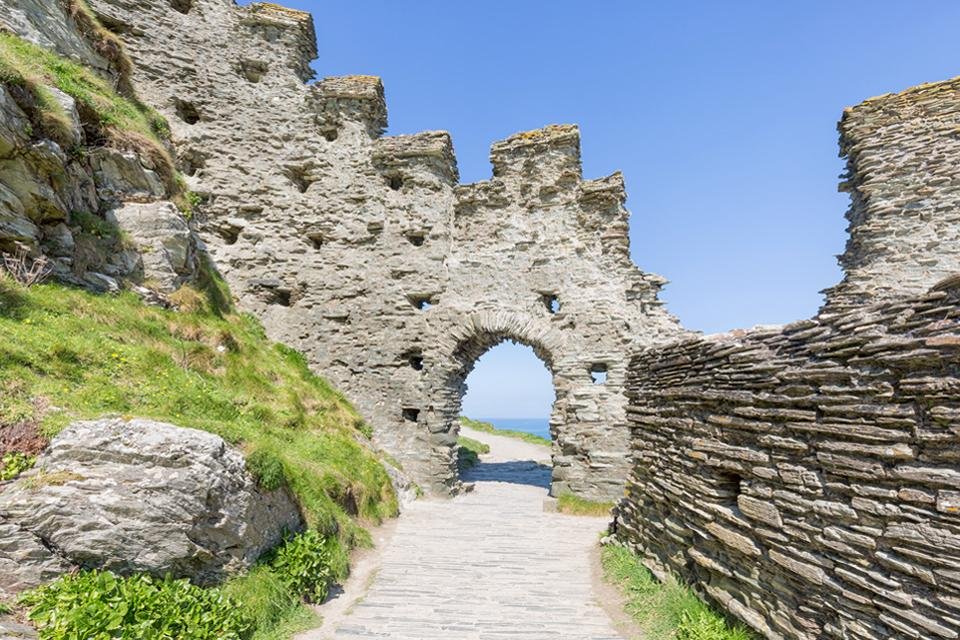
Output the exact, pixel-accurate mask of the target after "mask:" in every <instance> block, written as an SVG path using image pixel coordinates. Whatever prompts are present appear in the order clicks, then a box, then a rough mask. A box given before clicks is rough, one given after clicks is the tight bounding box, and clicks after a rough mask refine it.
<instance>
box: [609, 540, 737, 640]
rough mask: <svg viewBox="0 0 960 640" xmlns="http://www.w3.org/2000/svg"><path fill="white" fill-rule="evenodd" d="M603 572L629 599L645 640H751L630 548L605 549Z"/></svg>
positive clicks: (629, 609)
mask: <svg viewBox="0 0 960 640" xmlns="http://www.w3.org/2000/svg"><path fill="white" fill-rule="evenodd" d="M601 561H602V563H603V573H604V576H605V577H606V579H607V581H608V582H611V583H613V584H615V585H617V586H619V587H620V588H621V589H622V590H623V591H624V593H625V595H626V596H627V605H626V611H627V613H629V614H630V615H631V616H632V617H633V619H634V620H636V621H637V623H638V624H639V626H640V628H641V629H642V630H643V631H644V633H645V635H646V637H648V638H656V639H657V640H751V639H752V638H754V637H755V636H753V635H752V634H751V633H750V632H749V631H748V630H747V629H746V628H745V627H743V626H742V625H740V624H730V623H729V622H728V621H727V620H726V619H725V618H724V617H723V615H721V614H720V613H718V612H717V611H715V610H714V609H712V608H711V607H710V606H709V605H707V604H706V603H704V602H703V601H702V600H700V598H698V597H697V595H696V594H695V593H693V591H691V590H690V588H689V587H687V586H686V585H683V584H681V583H679V582H677V581H674V580H671V581H668V582H659V581H658V580H657V579H656V578H655V577H654V576H653V574H652V573H650V571H649V570H648V569H647V568H646V567H644V566H643V565H642V564H641V563H640V560H639V558H637V556H636V555H634V553H633V552H631V551H630V550H628V549H625V548H624V547H618V546H607V547H604V548H603V549H602V555H601Z"/></svg>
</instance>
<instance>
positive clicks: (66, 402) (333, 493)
mask: <svg viewBox="0 0 960 640" xmlns="http://www.w3.org/2000/svg"><path fill="white" fill-rule="evenodd" d="M206 277H207V278H208V279H209V280H210V282H209V283H208V284H209V287H208V289H209V292H208V296H206V297H205V296H203V295H202V294H200V293H197V292H193V291H191V290H187V291H185V292H181V296H180V297H181V298H183V299H189V300H191V301H192V304H191V305H190V309H191V311H179V312H177V311H172V310H165V309H161V308H158V307H149V306H145V305H143V304H142V303H141V302H140V300H139V299H138V298H137V297H136V296H135V295H133V294H130V293H123V294H120V295H117V296H98V295H94V294H90V293H87V292H84V291H80V290H77V289H72V288H67V287H63V286H60V285H56V284H45V285H39V286H34V287H31V288H24V287H22V286H20V285H18V284H16V283H15V282H13V281H12V280H11V279H9V278H7V277H5V276H4V277H0V429H2V428H4V427H5V426H9V425H13V424H19V425H21V426H22V425H23V424H30V425H35V426H36V428H37V429H38V430H39V431H40V432H41V433H42V434H43V435H44V436H46V437H49V438H52V437H54V436H55V435H56V434H57V433H58V432H59V431H60V430H62V429H63V428H64V427H65V426H66V425H67V424H69V423H70V422H73V421H75V420H78V419H89V418H95V417H99V416H102V415H105V414H113V415H121V416H137V417H144V418H153V419H157V420H162V421H166V422H171V423H173V424H177V425H179V426H183V427H192V428H196V429H202V430H205V431H209V432H212V433H216V434H218V435H220V436H222V437H223V438H224V439H225V440H227V441H228V442H230V443H232V444H233V445H235V446H237V447H240V448H241V449H242V450H243V451H244V452H245V454H246V455H247V459H248V465H249V466H250V467H251V469H252V471H253V472H254V473H255V474H256V476H257V477H258V479H259V481H260V482H261V483H262V484H265V485H269V486H280V485H286V486H288V487H289V488H290V490H291V492H292V493H293V495H294V496H295V497H296V499H297V501H298V503H299V505H300V507H301V510H302V512H303V514H304V516H305V518H306V520H307V523H308V526H309V527H310V528H312V529H314V530H316V531H317V532H319V533H320V534H323V535H324V536H328V537H330V538H331V539H332V543H331V546H330V549H329V553H330V558H329V562H330V566H331V567H333V572H334V578H336V579H342V578H343V577H345V575H346V573H347V552H348V550H349V549H350V548H351V547H354V546H358V545H368V544H370V537H369V534H368V533H367V531H366V530H365V529H364V525H365V524H367V523H379V522H380V521H381V520H382V519H384V518H386V517H390V516H393V515H395V514H396V513H397V501H396V496H395V495H394V492H393V488H392V486H391V484H390V479H389V477H388V476H387V474H386V471H385V470H384V468H383V467H382V466H381V464H380V462H379V460H378V459H377V457H376V455H375V454H374V453H373V451H372V448H371V446H370V443H369V440H368V438H367V436H366V435H364V433H365V432H366V431H367V430H366V428H365V425H364V423H363V420H362V419H361V418H360V417H359V415H358V414H357V413H356V411H355V410H354V409H353V408H352V407H351V405H350V404H349V403H348V402H347V401H346V400H345V399H344V397H343V396H342V395H341V394H340V393H339V392H337V391H336V390H334V389H333V388H332V387H331V386H330V385H329V384H328V383H327V382H326V381H324V380H323V379H321V378H319V377H317V376H315V375H313V374H312V373H311V372H310V371H309V369H308V367H307V363H306V361H305V359H304V358H303V356H302V355H301V354H299V353H297V352H296V351H294V350H292V349H289V348H287V347H284V346H282V345H278V344H275V343H272V342H270V341H269V340H267V338H266V336H265V334H264V332H263V328H262V327H261V326H260V324H259V323H258V322H257V321H256V320H255V319H253V318H252V317H250V316H246V315H238V314H235V313H232V312H231V311H230V308H229V306H228V305H227V304H225V302H224V300H223V299H222V298H223V296H225V295H227V294H226V292H225V290H224V289H223V285H222V282H220V281H219V280H218V279H217V278H216V277H215V276H214V275H213V274H212V273H210V274H207V276H206ZM18 464H19V463H18ZM5 466H6V463H5ZM270 573H271V572H269V571H267V570H265V569H262V568H258V569H256V570H254V572H252V573H251V574H250V576H248V577H247V578H244V579H238V581H237V582H235V583H234V582H231V583H228V585H227V586H226V587H225V589H227V590H228V591H231V592H233V593H235V594H238V595H241V596H243V597H242V598H238V600H240V601H243V602H248V603H253V602H262V603H264V604H263V606H262V609H261V610H260V611H259V613H257V616H259V617H260V618H262V619H264V620H269V621H270V622H271V624H272V625H274V626H276V625H288V626H289V625H292V626H296V625H297V624H301V623H302V622H303V621H304V620H306V617H305V614H304V612H303V610H302V606H301V605H300V596H301V595H302V594H298V595H296V596H294V597H292V599H291V598H289V597H287V598H286V599H284V598H283V597H279V596H278V595H277V591H276V590H275V589H274V587H273V586H271V585H273V584H274V581H275V580H276V576H271V575H268V574H270ZM288 591H289V589H288ZM271 594H272V595H271ZM250 606H253V605H252V604H251V605H250ZM254 608H255V607H254ZM257 616H254V617H257ZM297 621H299V622H297ZM270 628H271V627H270V625H267V626H264V627H262V629H263V631H262V633H268V632H269V633H273V631H270ZM258 637H260V636H258ZM262 637H264V638H267V637H273V636H269V635H264V636H262ZM276 637H281V636H276Z"/></svg>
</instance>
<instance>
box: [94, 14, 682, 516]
mask: <svg viewBox="0 0 960 640" xmlns="http://www.w3.org/2000/svg"><path fill="white" fill-rule="evenodd" d="M90 4H91V5H92V6H93V8H94V9H95V11H96V12H97V13H98V15H99V16H100V17H101V19H102V20H103V22H104V23H105V24H106V25H108V26H109V27H110V28H111V29H113V30H114V31H115V32H116V33H118V34H119V35H121V37H122V38H123V39H124V41H125V43H126V45H127V47H128V49H129V52H130V54H131V56H132V58H133V59H134V61H135V63H136V69H135V72H134V82H135V84H136V86H137V88H138V90H139V91H140V92H141V93H142V94H143V95H144V96H145V97H146V98H147V99H148V101H149V102H150V103H151V104H152V105H154V106H156V107H157V108H159V109H160V110H161V111H162V112H163V113H164V114H165V115H167V116H168V117H169V119H170V121H171V127H172V129H173V133H174V138H175V141H176V143H177V148H178V153H179V160H180V164H181V167H182V168H183V170H184V172H185V173H186V174H187V180H188V182H189V183H190V187H191V188H192V189H193V190H194V191H195V192H196V193H198V194H199V195H200V196H201V198H202V199H203V201H204V202H203V205H202V206H201V215H200V229H201V233H202V235H203V238H204V240H205V241H206V244H207V246H208V248H209V251H210V252H211V254H212V255H213V257H214V259H215V261H216V264H217V265H218V267H219V269H220V270H221V272H222V273H223V274H224V276H225V277H226V278H227V280H228V282H229V283H230V285H231V288H232V290H233V292H234V294H235V295H237V296H238V297H239V300H240V304H241V306H242V307H243V308H245V309H247V310H249V311H252V312H253V313H255V314H256V315H257V316H259V317H260V318H261V319H262V320H263V322H264V324H265V326H266V327H267V330H268V332H269V333H270V335H271V337H272V338H274V339H276V340H280V341H283V342H285V343H287V344H290V345H292V346H294V347H296V348H298V349H300V350H301V351H303V352H304V353H306V354H307V355H308V357H309V360H310V362H311V364H312V365H313V367H314V368H315V369H316V370H317V371H318V372H320V373H321V374H323V375H324V376H325V377H327V378H328V379H330V380H331V381H332V382H333V383H334V384H335V385H336V386H337V387H338V388H340V389H342V390H344V392H345V393H346V394H347V396H348V397H349V398H350V399H351V400H352V401H353V402H354V404H355V405H356V406H357V407H358V409H359V410H360V411H361V412H362V414H363V415H364V416H365V418H366V419H367V420H369V421H370V423H371V424H372V425H373V427H374V434H375V438H376V440H377V442H378V443H379V444H380V445H381V446H383V447H384V448H386V449H387V450H388V451H390V452H391V453H392V454H394V455H395V456H396V457H397V458H398V459H399V460H400V461H401V462H402V464H403V465H404V467H405V469H406V470H407V471H408V472H410V473H411V474H412V475H413V477H414V478H415V479H416V480H417V481H418V482H420V483H421V484H423V485H424V487H425V488H428V489H432V490H436V491H442V492H446V491H449V490H455V489H456V488H457V486H458V481H457V480H456V472H455V465H454V460H453V456H452V445H453V443H454V442H455V438H456V432H457V428H458V427H457V415H458V413H459V410H460V400H461V397H462V395H463V393H464V389H465V387H464V385H465V378H466V376H467V374H468V373H469V371H470V370H471V368H472V367H473V365H474V363H475V361H476V359H477V358H478V357H479V356H480V355H481V354H482V353H483V352H484V351H485V350H487V349H489V348H490V347H492V346H494V345H495V344H497V343H499V342H502V341H504V340H516V341H519V342H522V343H524V344H527V345H530V346H532V347H533V348H534V350H535V351H536V352H537V354H538V355H539V356H540V357H541V358H542V359H543V360H544V361H545V362H546V364H547V365H548V367H549V368H550V370H551V372H552V374H553V380H554V386H555V388H556V393H557V400H556V403H555V405H554V409H553V415H552V418H551V429H552V431H553V434H554V436H555V445H554V478H553V479H554V490H555V491H557V492H559V491H566V490H570V491H574V492H577V493H579V494H581V495H584V496H586V497H591V498H597V499H601V498H602V499H609V498H611V497H614V496H618V495H620V494H621V492H622V486H623V480H624V478H625V477H626V474H627V470H628V464H627V459H626V450H627V446H628V430H627V427H626V417H625V413H624V407H625V402H626V400H625V396H624V393H623V386H624V382H625V376H626V356H625V354H627V353H628V352H630V351H631V350H632V349H633V348H635V347H637V346H641V345H644V344H652V343H654V342H657V341H663V340H665V339H667V338H670V337H675V336H677V335H678V334H681V333H682V331H681V329H680V328H679V326H678V324H677V323H676V321H675V320H674V319H673V318H672V317H671V316H670V315H669V314H667V313H666V311H665V310H664V309H663V307H662V305H661V303H660V302H659V301H658V300H657V293H658V291H659V289H660V288H661V286H662V285H663V284H664V280H663V279H661V278H660V277H658V276H655V275H652V274H647V273H644V272H641V271H640V270H638V269H637V268H636V267H635V266H634V265H633V264H632V262H631V261H630V258H629V251H628V236H627V215H628V214H627V211H626V210H625V209H624V207H623V202H624V199H625V192H624V187H623V179H622V177H621V176H620V175H619V174H614V175H612V176H609V177H607V178H604V179H600V180H584V179H583V177H582V175H581V165H580V148H579V132H578V131H577V129H576V128H575V127H572V126H551V127H547V128H545V129H541V130H538V131H533V132H528V133H524V134H518V135H516V136H513V137H511V138H509V139H507V140H504V141H502V142H499V143H497V144H495V145H494V146H493V149H492V151H491V160H492V163H493V177H492V179H491V180H489V181H484V182H480V183H477V184H471V185H460V184H458V173H457V168H456V162H455V158H454V153H453V147H452V143H451V140H450V136H449V135H448V134H446V133H444V132H426V133H420V134H416V135H404V136H391V137H384V136H382V132H383V130H384V128H385V127H386V106H385V100H384V90H383V86H382V84H381V82H380V80H379V79H378V78H374V77H369V76H350V77H340V78H327V79H324V80H322V81H320V82H317V83H315V84H309V85H308V84H305V83H304V81H305V80H307V79H309V77H310V75H311V73H312V72H311V71H310V67H309V63H310V61H311V60H312V58H313V57H314V56H315V55H316V50H315V35H314V31H313V26H312V21H311V18H310V16H309V15H307V14H304V13H300V12H297V11H291V10H288V9H283V8H281V7H277V6H276V5H269V4H253V5H250V6H248V7H238V6H236V5H235V4H234V3H233V2H231V1H230V0H193V1H192V2H178V3H176V4H177V7H174V6H172V5H171V4H170V3H167V2H151V3H143V2H135V1H133V0H93V1H92V2H91V3H90ZM592 371H593V372H601V371H603V372H605V373H606V376H607V381H606V383H605V384H594V381H593V379H592V375H591V372H592Z"/></svg>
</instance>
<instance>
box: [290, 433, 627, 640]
mask: <svg viewBox="0 0 960 640" xmlns="http://www.w3.org/2000/svg"><path fill="white" fill-rule="evenodd" d="M464 431H465V435H469V436H470V437H472V438H475V439H478V440H483V441H485V442H487V443H488V444H490V445H491V449H492V450H491V454H490V455H487V456H484V460H483V462H482V463H481V464H480V465H479V466H477V467H476V468H475V469H474V470H473V471H471V472H470V473H469V474H468V475H467V476H465V478H464V479H465V480H467V481H474V482H476V488H475V490H474V491H473V492H472V493H469V494H467V495H464V496H460V497H458V498H455V499H453V500H443V501H439V500H438V501H432V500H420V501H417V502H416V503H414V504H413V505H411V506H410V507H409V508H408V510H407V511H406V512H405V513H404V514H403V516H402V517H401V518H400V520H399V522H398V523H397V525H396V531H395V532H394V534H393V536H392V540H391V541H390V542H389V544H387V546H386V548H385V549H384V550H383V551H382V555H381V556H380V559H379V562H380V566H379V569H378V570H377V571H376V573H375V578H373V580H372V584H371V585H370V587H369V590H368V592H367V593H366V595H365V596H364V597H362V598H361V599H360V600H359V601H358V602H357V603H356V604H354V605H353V606H352V608H351V610H350V611H348V612H347V613H345V614H344V615H343V619H342V620H341V621H340V622H339V625H338V627H337V630H336V632H335V633H334V634H333V636H332V637H334V638H335V639H336V640H350V639H354V640H356V639H370V638H391V639H392V640H434V639H440V638H443V639H444V640H452V639H456V640H510V639H517V640H519V639H521V638H522V639H523V640H540V639H547V638H549V639H550V640H615V639H616V640H620V639H621V636H620V635H619V634H618V633H617V632H616V631H614V627H613V625H612V623H611V622H610V619H609V618H608V617H607V615H606V613H605V612H604V611H603V609H602V608H601V607H600V606H599V605H598V604H597V602H596V600H595V598H594V594H593V589H592V587H591V568H590V567H591V565H590V557H591V556H590V554H591V552H592V550H593V547H594V546H595V545H596V544H597V539H598V536H599V532H600V531H601V530H603V528H604V527H605V525H606V520H605V519H603V518H579V517H573V516H564V515H560V514H555V513H545V512H544V511H543V501H544V498H546V496H547V486H548V484H549V479H550V471H549V467H547V466H546V465H543V464H538V463H537V462H535V461H537V460H539V461H548V460H549V451H548V450H547V449H545V448H543V447H537V446H534V445H529V444H526V443H522V442H519V441H515V440H513V439H509V438H503V437H499V436H491V435H489V434H484V433H478V432H469V433H467V432H466V430H464ZM321 613H323V611H322V610H321ZM326 637H327V636H324V635H312V634H307V635H304V636H301V638H303V639H314V640H321V639H322V640H326Z"/></svg>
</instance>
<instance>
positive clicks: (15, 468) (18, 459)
mask: <svg viewBox="0 0 960 640" xmlns="http://www.w3.org/2000/svg"><path fill="white" fill-rule="evenodd" d="M35 461H36V458H35V457H33V456H28V455H27V454H25V453H20V452H19V451H11V452H9V453H5V454H3V457H2V458H0V481H4V480H13V479H14V478H16V477H17V476H18V475H20V474H21V473H23V472H24V471H26V470H27V469H29V468H30V467H32V466H33V463H34V462H35Z"/></svg>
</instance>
